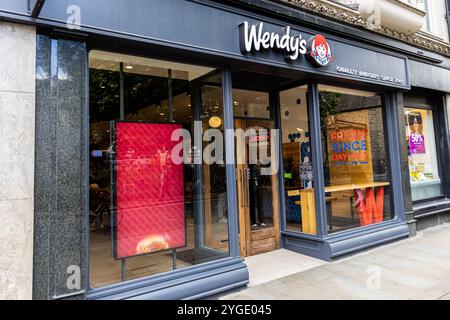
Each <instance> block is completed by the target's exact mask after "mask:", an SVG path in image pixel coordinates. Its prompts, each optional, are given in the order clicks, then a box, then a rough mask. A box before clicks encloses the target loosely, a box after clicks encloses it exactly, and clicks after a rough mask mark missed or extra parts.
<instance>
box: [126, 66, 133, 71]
mask: <svg viewBox="0 0 450 320" xmlns="http://www.w3.org/2000/svg"><path fill="white" fill-rule="evenodd" d="M133 68H134V67H133V66H126V67H125V69H128V70H131V69H133Z"/></svg>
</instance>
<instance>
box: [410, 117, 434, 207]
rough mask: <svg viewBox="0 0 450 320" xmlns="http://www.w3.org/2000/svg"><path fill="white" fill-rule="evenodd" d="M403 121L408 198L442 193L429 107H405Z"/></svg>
mask: <svg viewBox="0 0 450 320" xmlns="http://www.w3.org/2000/svg"><path fill="white" fill-rule="evenodd" d="M405 122H406V128H405V133H406V142H407V146H408V164H409V177H410V181H411V196H412V200H413V201H420V200H425V199H432V198H436V197H439V196H442V186H441V179H440V176H439V167H438V157H437V151H436V137H435V132H434V121H433V111H431V110H425V109H415V108H405Z"/></svg>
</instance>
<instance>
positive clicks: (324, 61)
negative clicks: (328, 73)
mask: <svg viewBox="0 0 450 320" xmlns="http://www.w3.org/2000/svg"><path fill="white" fill-rule="evenodd" d="M306 56H307V58H308V59H309V61H310V62H311V63H312V64H313V65H315V66H316V67H325V66H327V65H328V64H329V63H330V62H331V61H333V53H332V52H331V48H330V45H329V44H328V41H327V39H325V37H324V36H323V35H321V34H318V35H316V36H314V37H312V38H311V39H309V41H308V52H307V54H306Z"/></svg>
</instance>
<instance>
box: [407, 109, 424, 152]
mask: <svg viewBox="0 0 450 320" xmlns="http://www.w3.org/2000/svg"><path fill="white" fill-rule="evenodd" d="M407 120H408V125H409V128H410V134H409V152H410V154H411V155H414V154H419V153H425V136H424V133H423V119H422V114H421V113H420V112H410V113H409V114H408V119H407Z"/></svg>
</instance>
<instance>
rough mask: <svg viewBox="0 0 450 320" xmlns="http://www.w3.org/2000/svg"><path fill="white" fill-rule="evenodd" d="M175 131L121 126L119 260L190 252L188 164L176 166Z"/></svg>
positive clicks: (118, 129)
mask: <svg viewBox="0 0 450 320" xmlns="http://www.w3.org/2000/svg"><path fill="white" fill-rule="evenodd" d="M176 129H181V126H180V125H177V124H148V123H132V122H117V123H116V132H115V134H116V209H117V213H116V214H117V215H116V222H115V223H116V226H117V228H116V235H115V236H116V237H115V241H116V243H115V255H116V258H118V259H121V258H125V257H130V256H136V255H140V254H146V253H151V252H156V251H161V250H167V249H173V248H178V247H183V246H185V242H186V235H185V217H184V185H183V181H184V178H183V164H179V165H175V164H174V163H173V162H172V160H171V151H172V149H173V147H174V146H175V145H176V144H178V143H179V142H178V141H171V136H172V132H173V131H174V130H176ZM180 155H181V156H182V154H181V153H180Z"/></svg>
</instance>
